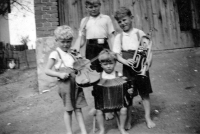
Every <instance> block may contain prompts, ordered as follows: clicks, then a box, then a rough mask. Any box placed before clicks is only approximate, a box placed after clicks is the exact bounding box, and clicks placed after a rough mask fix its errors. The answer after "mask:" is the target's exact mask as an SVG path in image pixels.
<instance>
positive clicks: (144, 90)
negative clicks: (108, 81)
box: [122, 52, 153, 98]
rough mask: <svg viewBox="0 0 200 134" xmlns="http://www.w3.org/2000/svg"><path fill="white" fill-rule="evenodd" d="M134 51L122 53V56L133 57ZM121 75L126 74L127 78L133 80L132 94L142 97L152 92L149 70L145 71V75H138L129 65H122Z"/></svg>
mask: <svg viewBox="0 0 200 134" xmlns="http://www.w3.org/2000/svg"><path fill="white" fill-rule="evenodd" d="M133 54H134V52H130V53H129V54H128V53H122V57H123V58H125V59H129V58H132V57H133ZM123 75H124V76H126V77H127V78H128V79H129V80H131V81H132V82H133V86H134V94H133V96H137V95H138V94H139V95H140V96H141V97H142V98H143V97H145V96H147V95H149V94H150V93H152V92H153V91H152V87H151V81H150V76H149V71H147V72H146V76H142V75H138V74H137V73H136V72H135V71H133V69H132V68H131V67H129V66H126V65H123Z"/></svg>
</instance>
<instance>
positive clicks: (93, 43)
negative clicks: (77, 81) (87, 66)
mask: <svg viewBox="0 0 200 134" xmlns="http://www.w3.org/2000/svg"><path fill="white" fill-rule="evenodd" d="M105 48H106V49H110V48H109V45H108V42H107V40H106V39H104V43H103V44H98V41H97V39H89V40H87V44H86V52H85V56H86V58H87V59H89V60H91V59H93V58H95V57H96V56H98V54H99V53H100V52H101V51H102V50H103V49H105ZM91 68H92V69H93V70H96V71H97V72H102V71H103V69H102V68H101V65H100V64H99V61H98V59H97V60H95V61H93V62H92V63H91Z"/></svg>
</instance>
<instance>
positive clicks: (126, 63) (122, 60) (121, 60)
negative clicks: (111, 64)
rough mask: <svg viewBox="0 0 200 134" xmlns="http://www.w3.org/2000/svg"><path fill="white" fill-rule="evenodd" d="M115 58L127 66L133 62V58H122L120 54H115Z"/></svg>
mask: <svg viewBox="0 0 200 134" xmlns="http://www.w3.org/2000/svg"><path fill="white" fill-rule="evenodd" d="M117 60H118V61H119V62H120V63H122V64H124V65H127V66H131V65H132V64H133V63H134V60H133V59H127V60H126V59H124V58H122V56H121V55H120V54H117Z"/></svg>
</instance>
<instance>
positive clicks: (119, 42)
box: [113, 28, 145, 53]
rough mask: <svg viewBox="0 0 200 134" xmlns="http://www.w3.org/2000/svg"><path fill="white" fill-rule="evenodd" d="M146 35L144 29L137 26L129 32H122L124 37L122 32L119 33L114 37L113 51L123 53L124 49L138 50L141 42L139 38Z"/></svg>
mask: <svg viewBox="0 0 200 134" xmlns="http://www.w3.org/2000/svg"><path fill="white" fill-rule="evenodd" d="M137 33H138V35H137ZM144 35H145V33H144V32H143V31H142V30H139V29H136V28H133V29H132V30H131V31H130V32H129V33H125V32H122V37H121V33H119V34H117V35H116V37H115V39H114V44H113V52H115V53H121V51H122V50H124V51H127V50H137V49H138V46H139V43H140V41H139V38H140V37H142V36H144ZM138 36H139V37H138Z"/></svg>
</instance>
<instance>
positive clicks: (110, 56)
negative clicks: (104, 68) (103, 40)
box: [98, 49, 117, 63]
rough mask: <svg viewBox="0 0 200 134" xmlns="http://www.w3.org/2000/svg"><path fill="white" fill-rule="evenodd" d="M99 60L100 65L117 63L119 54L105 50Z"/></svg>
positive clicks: (100, 54)
mask: <svg viewBox="0 0 200 134" xmlns="http://www.w3.org/2000/svg"><path fill="white" fill-rule="evenodd" d="M98 60H99V62H100V63H104V62H111V61H117V54H115V53H114V52H112V51H110V50H109V49H104V50H102V51H101V52H100V53H99V57H98Z"/></svg>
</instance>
